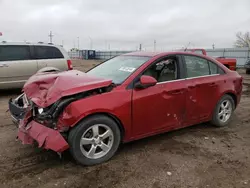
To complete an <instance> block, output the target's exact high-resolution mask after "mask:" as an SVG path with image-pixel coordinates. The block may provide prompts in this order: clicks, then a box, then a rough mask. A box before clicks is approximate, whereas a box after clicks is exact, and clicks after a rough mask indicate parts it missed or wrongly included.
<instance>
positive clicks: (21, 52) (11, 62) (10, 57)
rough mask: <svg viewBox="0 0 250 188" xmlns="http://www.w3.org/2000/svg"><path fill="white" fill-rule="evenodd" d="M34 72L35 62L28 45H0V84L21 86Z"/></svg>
mask: <svg viewBox="0 0 250 188" xmlns="http://www.w3.org/2000/svg"><path fill="white" fill-rule="evenodd" d="M36 72H37V62H36V60H33V59H32V57H31V53H30V47H29V46H28V45H1V46H0V82H1V83H0V84H1V85H2V86H3V85H4V86H3V87H4V88H6V87H7V88H11V87H19V86H20V87H21V86H22V85H23V84H24V83H25V81H26V80H27V79H28V78H29V77H30V76H31V75H33V74H34V73H36ZM0 87H1V86H0ZM1 88H2V87H1Z"/></svg>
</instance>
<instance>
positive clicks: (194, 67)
mask: <svg viewBox="0 0 250 188" xmlns="http://www.w3.org/2000/svg"><path fill="white" fill-rule="evenodd" d="M183 58H184V62H185V66H186V83H187V91H188V92H187V101H186V106H187V113H186V115H187V116H186V122H187V125H190V124H196V123H199V122H203V121H206V120H209V119H208V118H209V116H210V115H211V113H212V112H213V109H214V107H215V105H216V103H217V102H218V101H217V100H218V98H219V93H220V92H219V85H221V84H222V82H223V78H222V77H221V74H223V70H222V69H220V68H219V67H218V66H217V65H216V64H215V63H213V62H211V61H209V60H207V59H205V58H201V57H197V56H193V55H184V56H183Z"/></svg>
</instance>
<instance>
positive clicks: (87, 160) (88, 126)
mask: <svg viewBox="0 0 250 188" xmlns="http://www.w3.org/2000/svg"><path fill="white" fill-rule="evenodd" d="M68 141H69V145H70V152H71V154H72V156H73V157H74V159H75V160H76V161H77V162H79V163H80V164H82V165H87V166H89V165H95V164H99V163H103V162H105V161H107V160H109V159H110V158H111V157H112V156H113V155H114V154H115V152H116V151H117V149H118V147H119V144H120V141H121V133H120V129H119V127H118V125H117V124H116V123H115V122H114V121H113V120H112V119H110V118H109V117H107V116H104V115H96V116H92V117H89V118H87V119H85V120H83V121H82V122H81V123H79V124H78V125H77V126H76V127H74V128H73V129H72V130H71V131H70V133H69V139H68Z"/></svg>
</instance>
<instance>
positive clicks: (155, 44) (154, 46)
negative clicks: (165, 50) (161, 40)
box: [154, 40, 156, 51]
mask: <svg viewBox="0 0 250 188" xmlns="http://www.w3.org/2000/svg"><path fill="white" fill-rule="evenodd" d="M155 50H156V40H154V51H155Z"/></svg>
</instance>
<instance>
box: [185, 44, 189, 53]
mask: <svg viewBox="0 0 250 188" xmlns="http://www.w3.org/2000/svg"><path fill="white" fill-rule="evenodd" d="M189 45H190V42H189V43H188V45H187V46H186V48H185V50H184V52H185V51H187V48H188V46H189Z"/></svg>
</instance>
